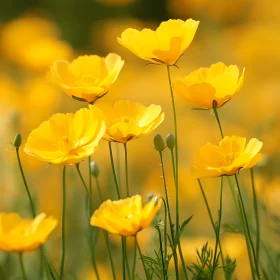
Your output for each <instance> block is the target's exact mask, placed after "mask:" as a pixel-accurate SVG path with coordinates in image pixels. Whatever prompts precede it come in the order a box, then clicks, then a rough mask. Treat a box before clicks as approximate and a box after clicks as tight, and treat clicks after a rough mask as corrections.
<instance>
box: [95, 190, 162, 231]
mask: <svg viewBox="0 0 280 280" xmlns="http://www.w3.org/2000/svg"><path fill="white" fill-rule="evenodd" d="M160 206H161V200H160V199H159V197H158V196H156V197H154V198H152V199H151V201H150V202H149V203H147V204H146V205H145V206H144V207H143V208H142V199H141V196H140V195H135V196H132V197H129V198H126V199H121V200H117V201H111V200H110V199H109V200H107V201H105V202H103V203H102V204H101V206H100V207H99V209H98V210H96V211H95V212H94V213H93V215H92V217H91V220H90V224H91V225H92V226H96V227H99V228H102V229H105V230H107V231H108V232H110V233H115V234H119V235H122V236H132V235H136V234H137V232H139V231H140V230H142V229H144V228H146V227H148V226H149V225H150V224H151V222H152V220H153V218H154V217H155V215H156V213H157V212H158V211H159V209H160Z"/></svg>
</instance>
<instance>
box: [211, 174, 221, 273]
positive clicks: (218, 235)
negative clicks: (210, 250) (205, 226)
mask: <svg viewBox="0 0 280 280" xmlns="http://www.w3.org/2000/svg"><path fill="white" fill-rule="evenodd" d="M222 207H223V176H222V177H221V185H220V209H219V217H218V224H217V228H216V244H215V250H214V258H213V267H214V265H215V264H216V261H217V250H218V244H219V243H220V229H221V221H222ZM214 273H215V271H214V269H213V270H212V279H214Z"/></svg>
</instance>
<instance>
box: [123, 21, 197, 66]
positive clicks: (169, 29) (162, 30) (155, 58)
mask: <svg viewBox="0 0 280 280" xmlns="http://www.w3.org/2000/svg"><path fill="white" fill-rule="evenodd" d="M198 24H199V21H195V20H193V19H188V20H186V21H182V20H179V19H177V20H171V19H170V20H168V21H164V22H162V23H161V24H160V26H159V27H158V28H157V29H156V31H153V30H151V29H143V30H141V31H139V30H136V29H133V28H128V29H126V30H125V31H124V32H123V33H122V35H121V37H120V38H118V42H119V43H120V44H121V45H123V46H124V47H125V48H127V49H129V50H130V51H131V52H133V53H134V54H135V55H137V56H138V57H140V58H142V59H145V60H148V61H150V62H152V63H155V64H165V65H174V64H175V63H176V62H177V60H178V59H179V58H180V56H181V55H182V54H183V53H184V52H185V50H186V49H187V48H188V47H189V45H190V43H191V42H192V40H193V37H194V35H195V32H196V29H197V27H198Z"/></svg>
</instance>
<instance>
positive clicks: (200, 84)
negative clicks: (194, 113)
mask: <svg viewBox="0 0 280 280" xmlns="http://www.w3.org/2000/svg"><path fill="white" fill-rule="evenodd" d="M244 70H245V69H243V72H242V75H241V76H240V78H239V70H238V68H237V66H236V65H230V66H226V65H225V64H224V63H222V62H219V63H216V64H212V65H211V66H210V68H199V69H198V70H196V71H194V72H192V73H190V74H189V75H188V76H186V77H184V78H183V79H179V80H177V81H175V83H174V84H173V89H174V92H175V93H177V94H179V95H181V96H183V97H184V98H185V99H186V100H187V101H188V102H189V103H191V104H193V105H196V106H200V107H203V108H208V109H212V108H213V100H216V101H217V107H221V106H222V105H223V104H224V103H225V102H227V101H228V100H230V99H231V97H232V96H233V95H234V94H235V93H236V92H237V91H238V90H239V89H240V88H241V87H242V85H243V80H244Z"/></svg>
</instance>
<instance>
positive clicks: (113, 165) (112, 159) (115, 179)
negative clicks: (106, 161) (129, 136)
mask: <svg viewBox="0 0 280 280" xmlns="http://www.w3.org/2000/svg"><path fill="white" fill-rule="evenodd" d="M108 144H109V152H110V161H111V168H112V172H113V177H114V182H115V186H116V191H117V195H118V199H121V194H120V189H119V184H118V179H117V174H116V169H115V164H114V157H113V151H112V145H111V142H108Z"/></svg>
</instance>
